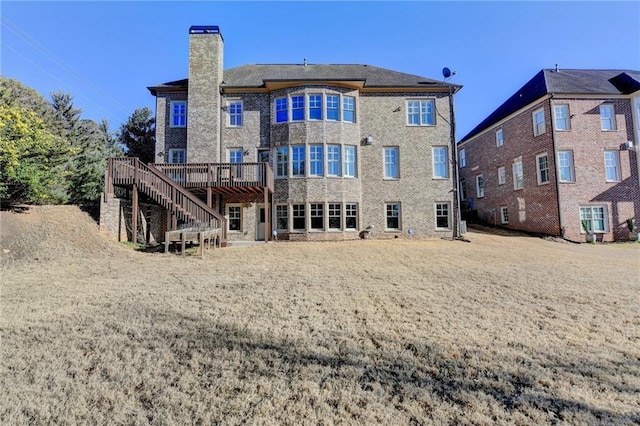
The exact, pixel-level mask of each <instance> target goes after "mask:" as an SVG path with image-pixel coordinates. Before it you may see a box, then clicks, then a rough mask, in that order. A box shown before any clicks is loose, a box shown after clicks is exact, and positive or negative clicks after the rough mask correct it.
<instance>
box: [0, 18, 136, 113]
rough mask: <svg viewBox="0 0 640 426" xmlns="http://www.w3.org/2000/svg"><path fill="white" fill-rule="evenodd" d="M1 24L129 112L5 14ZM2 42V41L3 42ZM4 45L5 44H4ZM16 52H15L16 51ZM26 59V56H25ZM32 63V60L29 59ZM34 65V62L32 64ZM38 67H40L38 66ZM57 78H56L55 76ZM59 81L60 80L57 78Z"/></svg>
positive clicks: (125, 111)
mask: <svg viewBox="0 0 640 426" xmlns="http://www.w3.org/2000/svg"><path fill="white" fill-rule="evenodd" d="M2 21H3V22H2V25H3V26H4V27H5V28H6V29H8V30H9V31H11V32H13V33H14V34H15V35H17V36H18V37H20V38H21V39H22V40H24V41H25V42H26V43H27V44H29V45H30V46H32V47H33V48H34V49H36V50H37V51H39V52H40V53H41V54H42V55H44V56H45V57H46V58H48V59H49V60H51V61H52V62H54V63H55V64H56V65H58V66H59V67H60V68H63V69H66V70H67V71H69V72H71V73H72V74H74V76H75V77H76V78H77V79H79V80H81V81H83V82H84V83H85V84H86V85H88V86H89V87H91V88H92V89H93V90H95V91H97V92H98V93H99V94H101V95H102V96H104V97H105V98H106V99H107V100H109V101H110V102H111V103H112V104H113V105H115V106H116V107H118V109H120V110H121V111H122V112H124V113H127V114H128V113H129V112H130V111H129V110H128V109H127V107H125V106H124V105H123V104H122V103H120V102H119V101H118V100H117V99H115V98H113V97H112V96H111V95H109V94H108V93H107V92H105V91H104V90H102V89H101V88H100V87H98V86H97V85H96V84H94V83H93V82H92V81H91V80H89V79H88V78H86V77H85V76H84V75H82V74H81V73H79V72H78V71H76V70H75V69H74V68H73V67H71V66H70V65H68V64H67V63H65V62H64V61H63V60H62V59H60V58H58V57H57V56H56V55H54V54H53V53H51V52H50V51H49V50H47V49H46V48H45V47H44V46H42V45H41V44H40V43H38V42H37V41H36V40H35V39H33V38H32V37H31V36H29V34H27V33H26V32H25V31H23V30H21V29H20V28H19V27H18V26H17V25H16V24H14V23H13V22H11V21H9V20H8V19H7V18H6V17H5V16H2ZM3 44H4V43H3ZM5 46H6V44H5ZM11 50H13V51H14V52H16V51H15V50H14V49H11ZM16 53H17V52H16ZM20 56H21V57H22V58H24V56H22V55H20ZM25 59H26V58H25ZM29 62H31V63H32V64H33V62H32V61H29ZM34 65H35V64H34ZM38 68H40V69H42V68H41V67H38ZM47 74H49V75H51V74H50V73H47ZM56 79H57V78H56ZM58 81H60V80H58ZM92 102H93V103H94V104H96V105H98V104H97V103H96V102H95V101H92ZM103 108H104V107H103Z"/></svg>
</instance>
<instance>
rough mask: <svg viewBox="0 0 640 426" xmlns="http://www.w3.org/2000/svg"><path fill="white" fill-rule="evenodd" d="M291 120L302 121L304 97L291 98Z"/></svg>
mask: <svg viewBox="0 0 640 426" xmlns="http://www.w3.org/2000/svg"><path fill="white" fill-rule="evenodd" d="M291 120H293V121H302V120H304V95H296V96H291Z"/></svg>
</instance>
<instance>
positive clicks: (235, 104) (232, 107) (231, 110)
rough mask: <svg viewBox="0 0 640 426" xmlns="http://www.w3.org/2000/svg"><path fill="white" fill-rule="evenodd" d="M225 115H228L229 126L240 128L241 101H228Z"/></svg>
mask: <svg viewBox="0 0 640 426" xmlns="http://www.w3.org/2000/svg"><path fill="white" fill-rule="evenodd" d="M227 114H228V115H229V126H232V127H240V126H242V101H229V103H227Z"/></svg>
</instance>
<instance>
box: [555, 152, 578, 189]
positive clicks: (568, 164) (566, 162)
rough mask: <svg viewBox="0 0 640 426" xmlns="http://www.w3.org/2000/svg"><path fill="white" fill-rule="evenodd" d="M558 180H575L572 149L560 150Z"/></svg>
mask: <svg viewBox="0 0 640 426" xmlns="http://www.w3.org/2000/svg"><path fill="white" fill-rule="evenodd" d="M558 180H559V181H560V182H574V181H575V175H574V174H573V152H572V151H558Z"/></svg>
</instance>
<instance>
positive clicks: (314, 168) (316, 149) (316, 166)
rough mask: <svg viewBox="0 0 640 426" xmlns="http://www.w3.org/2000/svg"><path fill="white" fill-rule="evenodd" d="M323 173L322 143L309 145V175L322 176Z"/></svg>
mask: <svg viewBox="0 0 640 426" xmlns="http://www.w3.org/2000/svg"><path fill="white" fill-rule="evenodd" d="M323 173H324V160H323V157H322V145H309V176H322V174H323Z"/></svg>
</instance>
